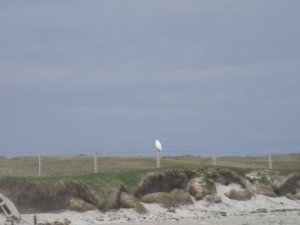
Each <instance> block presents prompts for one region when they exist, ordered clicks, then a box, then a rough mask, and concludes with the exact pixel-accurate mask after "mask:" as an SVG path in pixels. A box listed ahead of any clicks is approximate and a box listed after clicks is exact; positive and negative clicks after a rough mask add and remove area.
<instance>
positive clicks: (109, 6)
mask: <svg viewBox="0 0 300 225" xmlns="http://www.w3.org/2000/svg"><path fill="white" fill-rule="evenodd" d="M299 12H300V1H299V0H294V1H292V0H285V1H282V0H252V1H240V0H236V1H234V0H226V1H224V0H220V1H211V0H207V1H200V0H194V1H192V0H181V1H178V0H163V1H162V0H159V1H156V0H150V1H140V0H136V1H128V0H127V1H123V0H120V1H99V0H97V1H83V0H82V1H77V0H72V1H61V0H51V1H32V0H31V1H14V0H2V1H0V155H32V154H77V153H90V152H92V151H94V150H98V152H99V153H100V154H123V155H124V154H125V155H126V154H131V155H144V154H152V152H153V153H154V140H155V139H156V138H159V139H160V140H161V142H162V144H163V151H164V152H163V154H164V155H168V154H175V153H176V154H199V155H203V154H206V153H207V152H209V151H210V150H211V148H213V147H215V148H216V149H217V150H218V151H219V152H223V153H228V154H229V153H230V154H239V155H240V154H242V155H253V154H265V153H266V152H267V151H269V150H272V151H273V152H275V153H289V152H298V153H299V152H300V73H299V72H300V43H299V42H300V41H299V40H300V28H299V21H300V13H299Z"/></svg>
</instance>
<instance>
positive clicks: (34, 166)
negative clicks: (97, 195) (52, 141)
mask: <svg viewBox="0 0 300 225" xmlns="http://www.w3.org/2000/svg"><path fill="white" fill-rule="evenodd" d="M93 162H94V161H93V157H92V156H85V155H80V156H74V157H50V156H43V157H42V176H61V177H65V176H81V175H85V174H91V173H93V171H94V164H93ZM211 165H212V160H211V158H202V157H195V156H175V157H174V156H172V157H171V156H165V157H162V159H161V166H162V169H197V168H199V167H204V166H211ZM217 166H221V167H237V168H247V169H267V167H268V161H267V157H266V156H264V157H262V156H261V157H232V156H231V157H219V158H217ZM155 167H156V159H155V158H154V157H108V156H99V157H98V171H99V172H100V174H116V173H120V174H122V173H124V172H133V173H135V172H136V171H147V170H153V169H155ZM273 168H274V169H279V170H296V171H297V170H299V169H300V154H287V155H273ZM37 175H38V159H37V157H14V158H5V157H0V176H18V177H23V176H28V177H34V176H37Z"/></svg>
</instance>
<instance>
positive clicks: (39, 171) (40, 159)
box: [38, 155, 42, 177]
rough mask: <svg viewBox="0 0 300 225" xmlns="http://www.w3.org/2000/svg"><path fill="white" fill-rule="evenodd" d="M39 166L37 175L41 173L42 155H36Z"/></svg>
mask: <svg viewBox="0 0 300 225" xmlns="http://www.w3.org/2000/svg"><path fill="white" fill-rule="evenodd" d="M38 162H39V167H38V175H39V177H40V176H41V175H42V157H41V155H39V157H38Z"/></svg>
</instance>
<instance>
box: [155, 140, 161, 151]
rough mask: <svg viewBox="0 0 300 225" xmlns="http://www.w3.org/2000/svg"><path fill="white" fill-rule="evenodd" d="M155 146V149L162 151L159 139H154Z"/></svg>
mask: <svg viewBox="0 0 300 225" xmlns="http://www.w3.org/2000/svg"><path fill="white" fill-rule="evenodd" d="M155 148H156V150H157V151H160V152H161V151H162V147H161V143H160V141H159V140H156V141H155Z"/></svg>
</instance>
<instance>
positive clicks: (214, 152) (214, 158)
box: [212, 148, 217, 166]
mask: <svg viewBox="0 0 300 225" xmlns="http://www.w3.org/2000/svg"><path fill="white" fill-rule="evenodd" d="M212 161H213V165H214V166H216V165H217V156H216V149H214V148H213V149H212Z"/></svg>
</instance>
